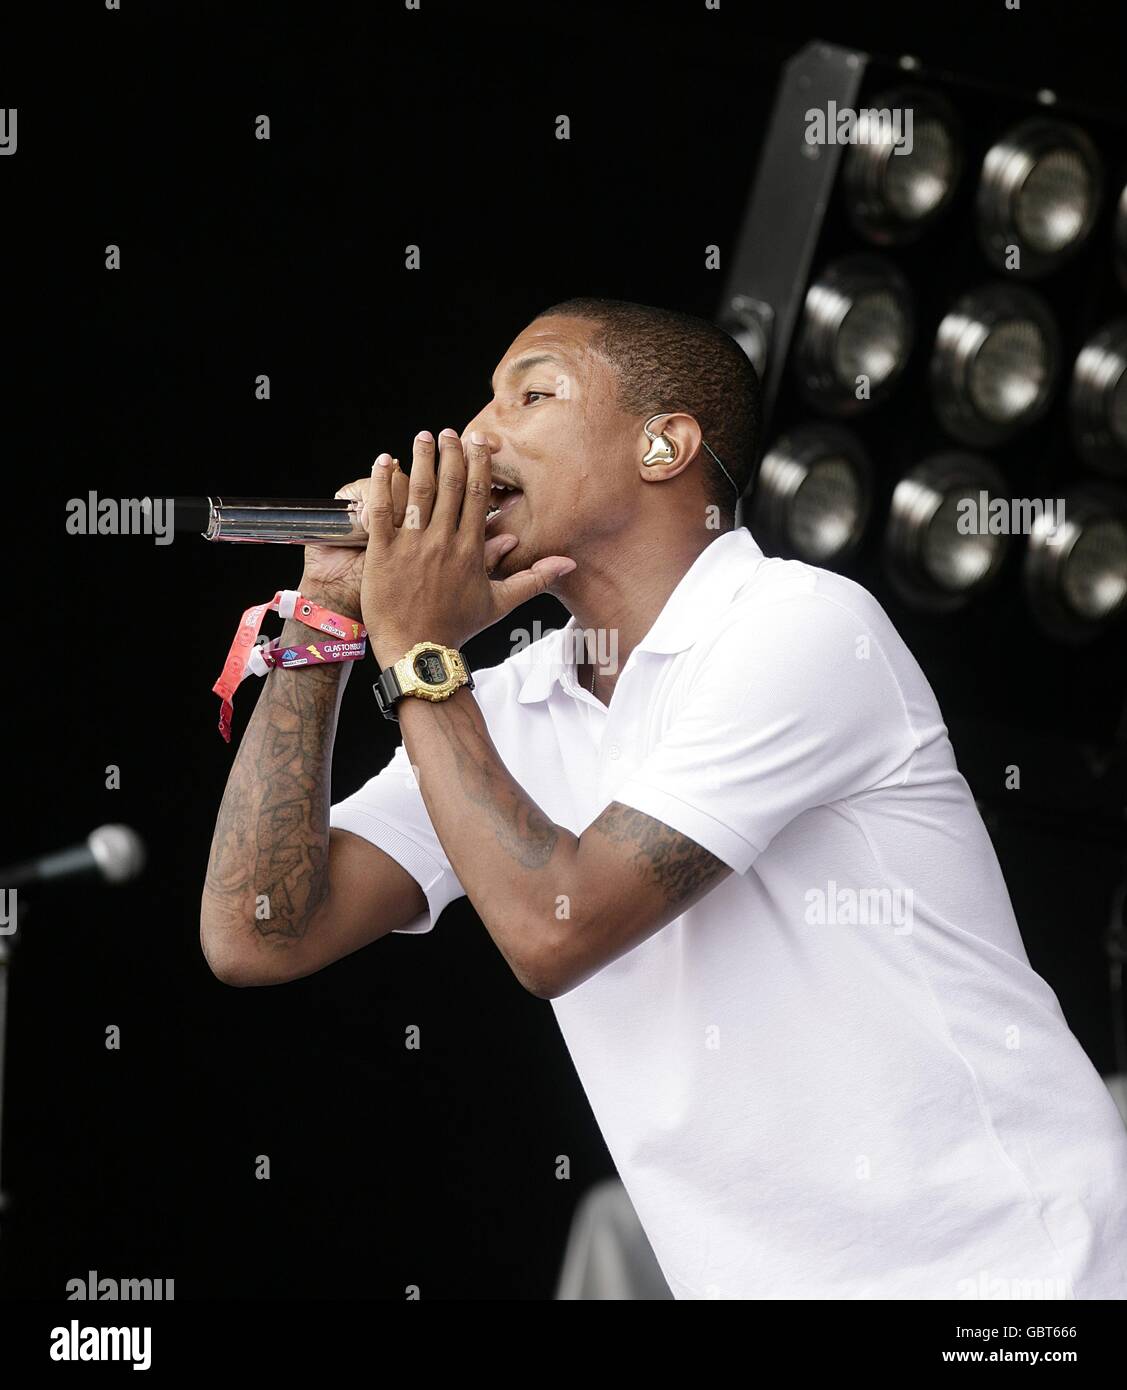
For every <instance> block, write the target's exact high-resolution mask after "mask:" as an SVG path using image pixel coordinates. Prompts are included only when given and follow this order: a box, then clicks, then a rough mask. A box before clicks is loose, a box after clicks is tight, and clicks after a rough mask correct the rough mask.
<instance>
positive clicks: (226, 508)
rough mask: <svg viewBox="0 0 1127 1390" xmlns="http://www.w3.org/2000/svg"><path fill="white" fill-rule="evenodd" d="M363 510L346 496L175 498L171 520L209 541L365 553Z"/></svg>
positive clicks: (184, 529)
mask: <svg viewBox="0 0 1127 1390" xmlns="http://www.w3.org/2000/svg"><path fill="white" fill-rule="evenodd" d="M360 507H361V504H360V503H359V502H357V501H355V500H352V499H349V498H347V497H333V498H328V499H326V498H320V497H174V498H173V499H172V516H173V524H174V526H175V529H176V530H177V531H195V532H197V533H198V534H199V535H201V536H203V538H204V540H207V541H239V542H242V543H243V544H251V545H348V546H354V547H360V548H363V547H364V546H366V545H367V544H368V533H367V531H365V530H364V528H363V527H362V526H361V525H360Z"/></svg>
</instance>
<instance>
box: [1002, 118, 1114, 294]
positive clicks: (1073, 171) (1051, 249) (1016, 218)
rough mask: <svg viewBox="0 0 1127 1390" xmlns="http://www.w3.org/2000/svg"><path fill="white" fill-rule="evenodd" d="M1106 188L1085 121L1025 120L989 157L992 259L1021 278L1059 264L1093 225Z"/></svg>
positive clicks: (1043, 271)
mask: <svg viewBox="0 0 1127 1390" xmlns="http://www.w3.org/2000/svg"><path fill="white" fill-rule="evenodd" d="M1101 190H1102V173H1101V170H1100V160H1099V155H1098V154H1097V152H1096V148H1095V146H1094V145H1093V144H1092V142H1091V140H1090V139H1089V138H1088V136H1087V135H1086V134H1085V133H1084V131H1082V130H1081V129H1080V128H1079V126H1075V125H1071V124H1068V123H1067V122H1064V121H1058V120H1052V119H1048V118H1044V117H1036V116H1035V117H1033V118H1031V119H1029V120H1025V121H1021V122H1020V123H1019V124H1018V125H1016V126H1014V127H1013V128H1012V129H1011V130H1009V131H1008V132H1007V133H1006V134H1005V135H1004V136H1003V137H1002V138H1001V139H1000V140H998V141H997V142H996V143H995V144H993V145H992V146H991V147H990V149H989V150H988V151H987V152H986V158H985V159H984V160H983V162H982V173H981V176H980V179H979V184H978V203H977V206H978V232H979V239H980V241H981V243H982V248H983V250H984V252H985V253H986V256H987V258H988V259H989V260H990V262H991V263H992V264H993V265H995V266H996V267H997V268H998V269H999V270H1006V271H1011V272H1013V273H1016V274H1019V275H1027V276H1037V275H1044V274H1046V273H1047V272H1048V271H1050V270H1054V269H1056V267H1057V266H1058V265H1060V264H1061V263H1062V262H1063V261H1065V260H1067V259H1068V257H1069V256H1071V255H1073V254H1074V253H1075V252H1076V251H1078V250H1079V249H1080V247H1081V246H1082V245H1083V244H1084V241H1085V240H1086V238H1087V236H1088V233H1089V232H1090V231H1091V230H1092V224H1093V222H1094V221H1095V219H1096V214H1097V212H1098V211H1099V206H1100V198H1101ZM1015 252H1016V255H1015Z"/></svg>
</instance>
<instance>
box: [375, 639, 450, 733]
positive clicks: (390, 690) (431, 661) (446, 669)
mask: <svg viewBox="0 0 1127 1390" xmlns="http://www.w3.org/2000/svg"><path fill="white" fill-rule="evenodd" d="M463 685H464V686H466V688H467V689H469V690H472V689H473V687H474V682H473V676H472V675H471V674H470V665H469V662H468V661H467V660H466V658H465V657H464V656H463V655H462V653H461V652H460V651H456V650H455V648H453V647H444V646H443V645H442V643H441V642H416V643H415V645H414V646H413V647H412V648H411V650H410V651H409V652H405V653H404V655H403V656H401V657H400V658H399V660H398V661H396V662H395V663H394V664H393V665H391V666H388V667H387V669H386V670H384V671H381V672H380V678H379V680H377V681H376V683H375V685H373V686H372V691H373V693H374V694H375V697H376V704H377V705H379V707H380V713H381V714H382V715H383V717H384V718H385V719H394V720H395V722H396V723H398V722H399V716H398V715H397V714H396V713H395V706H396V705H397V704H398V702H399V701H400V700H402V699H403V697H404V696H405V695H414V696H416V698H418V699H420V700H449V698H450V696H451V695H453V693H454V692H455V690H457V689H459V688H460V687H461V686H463Z"/></svg>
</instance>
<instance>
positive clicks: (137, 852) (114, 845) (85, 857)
mask: <svg viewBox="0 0 1127 1390" xmlns="http://www.w3.org/2000/svg"><path fill="white" fill-rule="evenodd" d="M144 867H145V842H144V841H143V840H142V839H141V837H140V835H138V834H137V832H136V831H135V830H133V829H132V828H131V827H130V826H128V825H100V826H98V828H97V829H96V830H92V831H91V832H90V834H89V835H88V836H87V837H86V840H85V842H84V843H83V844H81V845H73V846H72V847H71V848H70V849H64V850H58V851H56V852H55V853H54V854H44V855H40V856H39V857H38V858H36V859H25V860H24V861H23V862H22V863H20V864H9V865H8V867H7V868H5V869H0V892H2V893H3V895H4V897H5V899H6V900H7V902H8V903H9V904H10V903H11V902H12V899H8V898H7V893H8V890H9V889H12V888H22V887H25V886H26V885H29V884H32V885H34V884H37V883H58V882H60V881H65V880H66V879H72V878H81V877H83V876H87V875H89V876H97V877H98V878H101V879H102V880H103V882H105V883H125V882H127V881H128V880H129V879H131V878H136V877H137V875H138V874H139V873H140V872H141V870H142V869H143V868H144ZM14 896H15V895H13V898H14ZM19 911H20V915H21V917H22V916H24V914H25V913H26V912H27V909H26V907H24V906H22V905H21V907H20V909H19ZM8 912H9V915H10V917H11V926H10V929H9V927H8V925H7V920H6V922H5V929H4V931H3V932H2V933H0V1132H2V1129H3V1115H4V1045H5V1042H6V1040H7V1013H8V968H9V963H10V961H11V959H12V957H13V950H12V946H10V945H9V943H8V937H9V936H11V935H12V933H14V932H15V920H14V907H12V906H9V908H8ZM8 1206H9V1201H8V1197H7V1195H6V1193H5V1192H4V1189H3V1187H2V1186H0V1217H3V1216H4V1215H6V1213H7V1210H8Z"/></svg>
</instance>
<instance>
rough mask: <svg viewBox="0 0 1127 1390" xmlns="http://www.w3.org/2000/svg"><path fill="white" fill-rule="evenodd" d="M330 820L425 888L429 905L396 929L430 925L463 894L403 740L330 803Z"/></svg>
mask: <svg viewBox="0 0 1127 1390" xmlns="http://www.w3.org/2000/svg"><path fill="white" fill-rule="evenodd" d="M329 825H330V826H336V827H338V828H339V829H341V830H350V831H351V832H352V833H353V834H354V835H360V836H362V838H363V839H365V840H368V841H370V842H371V843H372V844H373V845H375V846H376V847H377V848H378V849H382V850H383V851H384V853H385V854H389V855H390V856H391V857H392V859H394V860H395V862H396V863H397V864H399V865H400V866H401V867H402V868H404V869H406V870H407V872H408V873H409V874H410V875H411V877H412V878H413V879H415V881H416V882H417V883H418V885H419V887H420V888H421V889H422V890H423V893H424V894H425V895H426V900H427V910H426V911H425V912H423V913H421V914H420V915H419V916H418V917H416V918H415V919H414V920H413V921H411V922H408V923H407V924H406V925H405V926H402V927H397V928H396V931H398V932H404V933H408V934H412V935H414V934H418V933H420V932H428V931H431V930H433V928H434V924H435V922H437V921H438V917H439V914H440V913H441V912H442V909H443V908H444V907H446V906H447V904H448V903H451V902H453V901H454V899H455V898H460V897H462V896H464V894H465V891H466V890H465V889H464V888H463V887H462V885H461V883H460V882H459V880H458V877H457V875H456V874H455V873H454V870H453V868H452V867H451V865H450V861H449V860H448V859H447V858H446V854H445V852H444V851H443V848H442V845H441V844H440V843H439V839H438V836H437V835H436V834H435V833H434V827H433V826H432V825H431V821H430V816H429V815H428V813H427V808H426V803H425V802H424V801H423V797H422V793H421V792H420V791H419V785H418V782H417V781H416V778H415V773H414V770H413V769H412V767H411V764H410V763H409V762H408V761H407V751H406V749H405V748H404V746H403V744H402V743H400V744H399V746H398V748H396V750H395V752H394V754H393V755H392V758H391V761H390V762H389V763H388V764H387V766H386V767H385V768H384V769H383V771H382V772H379V773H377V774H376V776H375V777H372V778H370V779H369V780H368V781H367V782H365V783H364V785H363V786H362V787H361V788H360V789H359V790H358V791H355V792H353V794H352V795H351V796H347V797H345V799H344V800H343V801H338V802H337V803H336V804H335V805H334V806H332V807H331V809H330V811H329Z"/></svg>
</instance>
